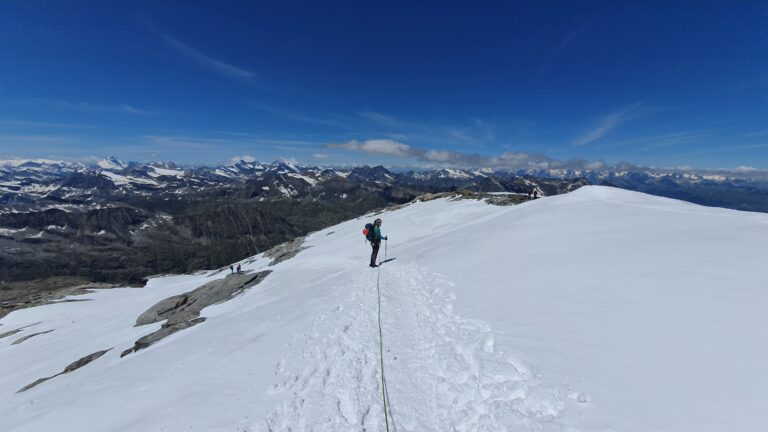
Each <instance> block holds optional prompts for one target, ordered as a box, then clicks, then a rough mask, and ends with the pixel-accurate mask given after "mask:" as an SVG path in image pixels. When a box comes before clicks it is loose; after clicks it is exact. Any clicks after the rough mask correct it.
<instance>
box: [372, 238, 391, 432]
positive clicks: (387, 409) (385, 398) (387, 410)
mask: <svg viewBox="0 0 768 432" xmlns="http://www.w3.org/2000/svg"><path fill="white" fill-rule="evenodd" d="M386 260H387V241H386V240H385V241H384V261H386ZM376 294H377V296H378V322H379V364H380V366H381V401H382V404H383V405H384V427H385V429H386V431H387V432H389V418H390V417H392V406H391V405H390V403H389V391H388V390H387V379H386V378H385V376H384V336H383V334H382V331H381V261H379V268H378V273H377V274H376ZM392 429H393V430H395V431H396V429H395V423H394V419H393V421H392Z"/></svg>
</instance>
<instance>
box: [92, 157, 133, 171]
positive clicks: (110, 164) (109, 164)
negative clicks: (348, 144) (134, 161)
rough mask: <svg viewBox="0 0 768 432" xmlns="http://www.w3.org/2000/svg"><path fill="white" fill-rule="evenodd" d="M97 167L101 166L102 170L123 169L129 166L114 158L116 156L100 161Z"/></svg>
mask: <svg viewBox="0 0 768 432" xmlns="http://www.w3.org/2000/svg"><path fill="white" fill-rule="evenodd" d="M96 165H98V166H99V168H102V169H117V170H119V169H123V168H125V167H126V166H127V165H126V164H125V162H123V161H121V160H120V159H118V158H116V157H114V156H107V157H105V158H104V159H102V160H100V161H99V162H98V163H97V164H96Z"/></svg>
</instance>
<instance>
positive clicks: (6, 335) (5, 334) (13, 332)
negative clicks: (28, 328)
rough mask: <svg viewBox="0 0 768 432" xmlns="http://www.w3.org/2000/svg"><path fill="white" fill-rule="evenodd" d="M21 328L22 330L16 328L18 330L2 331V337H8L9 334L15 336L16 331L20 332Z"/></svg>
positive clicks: (0, 337)
mask: <svg viewBox="0 0 768 432" xmlns="http://www.w3.org/2000/svg"><path fill="white" fill-rule="evenodd" d="M21 330H22V329H16V330H11V331H7V332H5V333H0V339H2V338H6V337H8V336H13V335H15V334H16V333H18V332H20V331H21Z"/></svg>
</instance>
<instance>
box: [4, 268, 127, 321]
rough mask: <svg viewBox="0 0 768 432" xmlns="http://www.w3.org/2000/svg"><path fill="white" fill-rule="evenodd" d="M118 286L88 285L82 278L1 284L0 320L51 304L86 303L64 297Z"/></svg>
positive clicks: (60, 278) (52, 278) (56, 278)
mask: <svg viewBox="0 0 768 432" xmlns="http://www.w3.org/2000/svg"><path fill="white" fill-rule="evenodd" d="M116 286H117V285H111V284H103V283H88V282H87V281H85V280H84V279H82V278H73V277H51V278H46V279H35V280H31V281H21V282H7V283H0V292H2V295H1V296H0V298H2V300H3V304H2V308H0V318H2V317H4V316H5V315H8V314H9V313H11V312H13V311H14V310H18V309H24V308H29V307H34V306H42V305H46V304H51V303H61V302H72V301H85V300H87V299H67V300H62V299H63V298H64V297H68V296H75V295H81V294H87V293H90V292H92V291H93V290H95V289H107V288H115V287H116Z"/></svg>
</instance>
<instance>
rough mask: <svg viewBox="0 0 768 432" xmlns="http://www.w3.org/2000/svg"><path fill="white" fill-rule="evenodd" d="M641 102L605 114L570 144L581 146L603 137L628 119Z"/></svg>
mask: <svg viewBox="0 0 768 432" xmlns="http://www.w3.org/2000/svg"><path fill="white" fill-rule="evenodd" d="M641 104H642V103H641V102H638V103H636V104H634V105H632V106H631V107H629V108H626V109H623V110H621V111H617V112H614V113H611V114H609V115H607V116H605V117H604V118H603V119H602V120H601V121H600V123H599V124H598V125H597V127H595V128H594V129H592V130H590V131H588V132H587V133H585V134H583V135H581V136H580V137H578V138H576V139H575V140H573V141H572V142H571V144H573V145H575V146H583V145H585V144H589V143H591V142H595V141H597V140H599V139H601V138H603V137H605V136H606V135H608V133H609V132H611V131H612V130H613V129H615V128H616V127H618V126H619V125H620V124H622V123H624V122H625V121H627V120H628V119H630V118H631V115H632V114H633V111H635V110H636V109H637V108H638V107H640V105H641Z"/></svg>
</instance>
